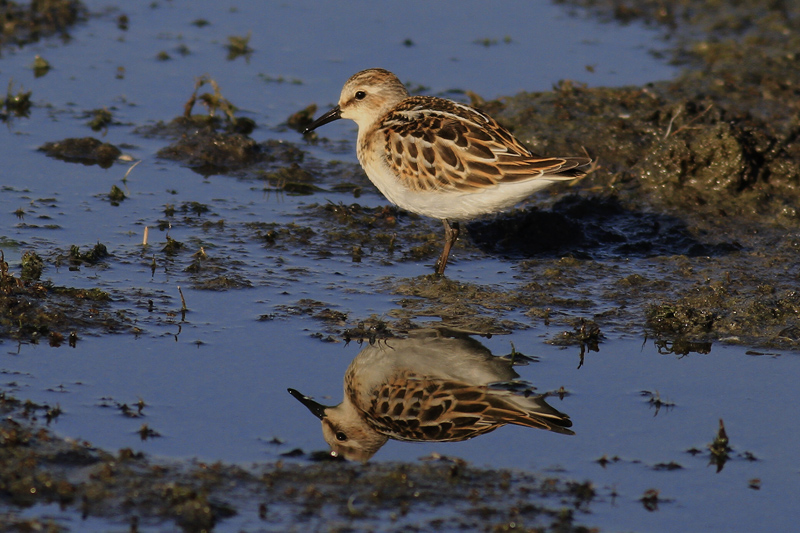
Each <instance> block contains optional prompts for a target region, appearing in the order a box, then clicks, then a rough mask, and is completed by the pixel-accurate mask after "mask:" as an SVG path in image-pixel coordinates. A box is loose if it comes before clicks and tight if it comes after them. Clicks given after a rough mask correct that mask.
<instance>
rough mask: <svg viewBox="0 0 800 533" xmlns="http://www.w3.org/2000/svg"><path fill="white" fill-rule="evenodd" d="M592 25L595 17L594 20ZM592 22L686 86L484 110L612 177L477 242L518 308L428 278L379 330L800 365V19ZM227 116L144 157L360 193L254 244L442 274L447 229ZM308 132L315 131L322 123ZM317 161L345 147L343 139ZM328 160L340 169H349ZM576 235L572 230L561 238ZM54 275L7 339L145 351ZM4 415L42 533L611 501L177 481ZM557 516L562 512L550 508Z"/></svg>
mask: <svg viewBox="0 0 800 533" xmlns="http://www.w3.org/2000/svg"><path fill="white" fill-rule="evenodd" d="M568 3H569V4H572V5H574V6H576V9H578V8H581V9H582V8H584V6H583V4H584V3H582V2H568ZM587 4H588V7H587V9H590V10H592V11H593V12H596V14H597V16H599V17H601V18H604V19H608V20H609V21H611V23H619V22H623V23H624V22H625V21H627V20H643V21H645V22H646V23H647V24H651V25H654V26H658V27H659V28H662V29H663V31H664V32H665V35H668V36H669V40H668V41H666V42H667V46H669V47H670V49H669V51H668V53H669V54H671V55H672V57H674V60H675V61H679V62H681V63H682V64H684V65H685V66H686V71H685V73H684V74H683V75H681V76H680V77H679V78H677V79H676V80H673V81H670V82H659V83H653V84H649V85H647V86H644V87H628V88H622V89H605V88H587V87H582V86H579V85H576V84H572V83H569V82H563V83H561V84H560V85H558V86H557V87H555V88H554V90H553V91H549V92H546V93H531V94H519V95H516V96H511V97H508V98H504V99H502V100H499V101H481V100H480V98H479V97H477V96H475V97H473V99H474V100H475V101H474V103H475V104H476V105H479V106H481V107H483V108H484V109H486V110H487V111H488V112H490V113H491V114H493V115H494V116H496V117H497V118H498V119H500V120H501V121H502V122H503V123H504V124H505V125H507V126H509V127H510V128H511V129H512V130H513V131H514V133H515V135H516V136H518V137H519V138H520V139H523V140H525V141H526V142H528V143H529V144H530V147H531V149H532V150H533V151H536V152H541V153H545V154H554V153H572V152H574V151H575V149H576V147H578V146H583V147H585V149H586V150H587V153H588V154H589V155H590V156H591V157H593V158H595V159H596V168H595V170H594V172H592V173H591V174H590V175H589V176H588V177H587V178H585V179H584V180H582V181H581V182H580V183H578V184H574V185H572V186H571V187H568V188H562V189H560V190H557V191H553V192H552V193H551V197H550V198H546V199H544V201H540V202H538V203H537V207H529V208H524V209H519V210H516V211H514V212H511V213H507V214H503V215H499V216H497V217H495V218H492V219H489V220H481V221H477V222H474V223H472V224H470V225H469V226H468V227H467V238H465V239H463V240H462V241H461V243H460V244H459V245H458V247H457V252H458V256H459V257H458V258H459V259H460V260H463V261H469V260H470V258H478V257H481V256H483V255H484V254H489V255H499V256H503V257H508V258H511V259H513V260H515V261H519V268H518V269H517V270H515V271H514V273H513V283H514V285H515V286H514V288H513V290H509V287H507V286H493V285H488V284H487V285H480V284H475V283H466V282H460V281H458V279H457V278H444V279H441V278H436V277H433V276H427V275H420V276H418V277H414V278H408V279H399V280H398V279H388V280H385V281H383V282H381V283H380V284H379V286H380V290H383V291H387V292H388V293H391V294H395V295H397V296H398V298H400V302H401V305H400V306H399V308H398V309H396V310H393V311H392V312H391V313H390V314H389V316H388V317H384V320H382V321H381V322H380V324H379V325H378V326H374V327H373V328H372V331H374V330H375V328H377V329H379V330H380V331H381V332H385V334H386V335H394V334H396V335H402V334H403V331H404V330H407V329H409V328H414V327H418V324H417V321H418V320H419V318H420V317H428V316H436V317H440V318H441V320H442V322H444V323H446V324H448V325H451V326H457V327H465V328H470V329H474V330H479V331H485V332H502V331H508V330H513V329H515V328H523V327H526V323H525V322H522V321H520V320H519V319H518V318H515V319H513V320H512V319H509V318H508V315H509V314H510V313H511V312H514V316H518V314H519V313H518V312H520V311H521V312H522V314H523V316H525V317H527V320H529V321H531V322H538V321H541V322H547V323H553V324H557V325H559V326H561V327H562V328H563V330H564V333H563V334H562V335H560V336H559V337H558V338H554V339H552V342H554V343H556V342H565V343H574V344H588V345H591V343H597V342H602V338H603V334H604V333H605V334H607V335H611V334H630V333H641V332H643V331H644V332H647V333H648V335H651V336H653V337H655V338H658V339H661V340H662V342H664V343H665V345H669V346H671V347H672V348H671V349H673V350H675V351H676V352H677V353H680V352H681V351H686V352H687V353H688V352H690V351H699V352H701V353H702V351H703V350H705V349H707V347H708V346H710V343H712V342H728V343H740V344H745V345H753V346H768V347H777V348H782V349H795V348H796V347H797V344H798V342H800V324H798V313H800V293H798V276H800V271H798V269H797V253H798V250H799V249H800V234H799V233H798V229H800V218H799V216H800V215H799V214H798V212H797V209H798V207H797V206H800V142H799V141H800V109H798V108H799V107H800V68H798V67H799V66H800V64H799V63H800V56H798V55H797V52H796V51H797V50H800V42H798V40H800V37H798V35H800V33H798V30H799V29H800V28H798V25H799V24H800V22H798V21H799V20H800V17H799V16H798V13H797V12H796V9H797V8H796V7H791V6H786V7H784V8H782V9H767V8H766V7H765V6H766V4H765V3H764V2H756V1H754V2H740V3H737V5H736V7H729V8H726V9H724V10H721V9H717V8H710V7H705V4H704V3H702V2H688V1H687V2H675V3H672V4H670V7H665V6H664V5H663V3H661V2H639V3H637V7H636V8H632V7H630V6H628V5H627V4H626V3H623V2H590V3H587ZM212 106H217V107H220V106H221V109H222V111H223V112H222V113H221V115H222V116H223V118H212V117H194V118H193V117H192V116H189V117H185V116H184V117H179V118H176V119H175V120H172V119H170V118H165V123H164V124H162V125H160V126H157V127H156V128H142V129H141V130H140V134H141V135H143V136H150V137H151V138H152V137H157V138H163V139H164V144H165V146H164V149H163V150H162V152H161V156H162V157H164V158H165V159H168V160H173V161H178V162H179V163H180V164H184V165H189V166H192V167H193V168H197V169H198V170H199V171H200V172H214V173H221V174H227V175H231V176H232V177H236V178H239V179H251V180H254V182H258V183H263V184H264V185H263V186H264V188H266V189H270V190H274V191H276V192H283V193H288V194H308V195H313V194H314V193H315V191H317V190H319V189H325V190H342V191H348V192H350V193H352V195H353V199H354V202H353V203H352V204H348V205H344V204H325V203H316V204H315V203H311V204H309V205H308V206H307V207H305V212H304V216H303V217H301V219H300V220H299V221H298V222H295V223H292V224H280V223H269V224H266V223H265V224H264V225H251V226H249V227H248V228H246V231H244V232H243V236H244V237H243V238H245V239H250V240H252V241H258V242H261V243H263V244H264V245H265V246H270V247H274V248H275V249H277V250H281V251H284V252H286V253H298V254H305V255H311V256H318V257H325V255H326V254H327V253H330V252H329V250H330V249H331V246H334V245H335V246H336V247H339V248H341V247H345V248H347V249H349V250H351V251H352V257H353V261H356V262H359V261H361V262H366V261H374V262H376V263H381V264H394V263H399V262H418V263H420V265H419V266H420V270H422V269H423V268H425V267H424V266H423V265H422V263H424V262H431V261H432V260H433V259H434V258H435V256H436V255H437V253H438V250H439V246H440V238H441V235H440V227H439V224H438V222H436V221H428V220H424V219H420V218H418V217H416V216H413V215H409V214H406V213H402V212H398V211H397V210H395V209H394V208H392V207H390V206H385V207H380V208H367V207H362V206H361V205H359V204H358V198H359V196H360V195H361V194H375V193H374V191H373V190H372V189H371V185H370V184H369V182H368V181H367V180H366V178H365V177H364V176H363V174H362V173H360V170H359V169H358V168H357V167H354V166H353V165H349V164H343V163H328V162H322V161H318V160H315V159H314V158H313V157H311V156H309V155H307V154H305V153H304V149H303V145H301V144H298V145H291V144H287V143H261V144H259V143H256V142H255V141H253V140H252V139H251V138H250V137H249V131H248V129H249V128H248V127H247V124H246V123H240V122H239V121H238V120H236V119H235V117H233V116H232V115H231V116H229V115H226V114H225V112H224V107H225V106H224V102H223V103H220V100H219V99H218V98H217V99H216V100H213V102H212ZM0 107H1V108H2V113H3V116H4V117H8V116H12V115H14V114H15V113H24V112H26V111H27V108H26V105H25V98H24V94H12V93H11V92H10V93H9V94H8V95H7V97H6V98H5V99H4V100H3V102H2V106H0ZM306 115H313V111H311V112H309V113H306ZM226 117H227V118H226ZM290 122H292V123H294V124H295V125H296V127H297V128H298V129H302V126H303V124H304V119H303V116H302V114H301V116H299V117H298V116H295V117H293V118H292V121H290ZM544 132H546V133H544ZM63 141H64V140H61V139H53V143H51V145H50V146H48V147H43V150H45V151H47V152H48V154H51V155H54V156H56V157H61V158H63V159H65V160H68V161H69V160H75V159H78V160H81V162H84V163H86V162H89V163H91V162H92V158H93V156H92V153H95V154H96V153H98V152H97V151H96V150H97V147H98V146H102V145H103V143H102V142H100V141H97V140H96V139H95V140H94V141H84V142H67V143H65V142H63ZM95 141H96V142H95ZM309 141H310V142H316V143H318V145H317V146H321V147H323V148H326V146H327V145H326V142H327V141H326V140H325V139H314V138H310V139H309ZM59 146H60V147H64V146H66V147H69V148H70V150H74V149H75V148H76V147H81V146H83V147H88V148H87V149H86V150H84V151H81V152H80V153H79V154H75V153H74V152H73V151H70V152H69V153H63V152H62V153H59V152H57V151H53V150H57V149H58V147H59ZM209 146H213V148H214V149H213V150H209V149H208V147H209ZM327 148H328V149H329V151H330V152H331V153H332V154H335V153H336V152H337V150H341V149H342V147H340V146H334V145H332V144H331V145H330V146H327ZM349 148H352V147H349ZM99 153H100V155H97V156H96V158H97V161H96V164H100V165H103V164H106V163H108V162H109V161H108V156H107V154H109V153H116V152H113V147H103V149H102V150H101V151H100V152H99ZM576 155H579V154H576ZM112 192H113V191H112ZM123 200H124V197H123V198H119V197H117V200H116V201H123ZM110 201H114V199H113V198H111V199H110ZM206 212H207V210H204V206H202V205H185V206H169V205H167V206H165V210H164V218H163V222H164V224H169V221H170V220H171V219H175V218H177V217H179V218H181V220H182V222H183V223H184V224H185V225H187V226H189V227H194V228H196V229H197V230H204V229H208V228H209V227H214V226H215V224H216V223H215V222H214V221H213V219H212V218H211V217H209V216H207V215H206ZM553 226H557V227H559V228H562V231H560V232H559V233H557V234H554V233H553V232H551V231H548V229H547V228H549V227H553ZM239 237H241V236H237V238H239ZM40 252H41V254H40V255H41V256H42V257H45V260H46V261H49V262H51V263H55V262H59V263H60V264H61V263H63V264H65V265H66V264H69V263H70V262H74V263H75V264H91V263H92V262H97V261H114V260H116V259H117V258H114V257H111V258H109V257H107V256H102V250H90V251H89V252H81V251H80V250H75V252H74V253H70V254H65V253H52V252H48V251H40ZM98 254H99V255H98ZM156 255H157V257H156V260H157V261H159V262H161V261H162V260H165V258H167V257H169V260H170V261H173V262H176V263H177V264H179V265H181V267H182V268H183V270H184V271H185V272H186V275H187V277H188V278H189V279H191V280H192V281H193V282H195V283H197V284H199V285H201V286H203V287H204V288H208V289H210V290H228V289H232V288H239V287H242V286H247V285H248V283H251V281H250V279H249V276H250V274H248V273H247V272H246V271H244V270H242V269H239V268H236V265H235V261H232V260H229V259H232V258H228V259H223V260H221V261H220V260H219V259H217V260H209V259H208V258H207V257H205V256H204V255H202V254H199V253H198V252H197V251H196V250H194V249H190V248H189V247H188V246H183V244H182V243H180V242H177V241H175V242H172V243H169V244H168V246H167V247H165V248H164V249H162V250H160V251H159V252H158V254H156ZM41 261H42V259H41V257H38V256H36V257H34V256H29V257H28V261H27V263H25V265H24V271H23V272H20V273H14V272H9V271H8V269H7V268H6V267H5V266H3V269H2V292H3V294H2V310H1V311H2V313H3V317H2V322H0V324H2V330H1V332H2V335H3V337H5V338H7V339H15V340H17V341H19V342H41V340H42V339H45V338H46V339H48V341H49V342H51V343H58V342H64V339H68V340H69V339H70V338H71V336H72V335H75V336H76V337H77V338H79V337H80V336H81V335H82V334H84V333H85V332H98V331H99V332H103V333H110V332H118V331H129V332H131V331H133V330H134V328H135V326H134V325H133V324H132V323H131V322H130V321H126V320H125V316H124V314H123V315H120V314H118V313H111V312H108V313H104V312H102V311H104V310H105V309H108V307H106V306H108V304H107V303H106V300H107V299H108V298H107V296H106V295H104V293H103V292H102V291H99V290H97V291H94V292H92V291H91V290H90V291H86V290H83V289H81V290H78V289H69V288H56V287H52V286H48V285H47V284H42V283H41V282H39V281H38V275H37V272H39V273H40V269H38V267H37V264H38V262H41ZM65 299H72V302H74V303H69V301H68V303H64V302H65V301H67V300H65ZM299 307H302V309H301V312H305V313H308V314H310V315H312V316H315V317H316V318H317V319H318V324H319V328H320V331H321V332H322V333H323V334H324V336H326V337H331V338H335V339H339V340H345V338H346V337H348V336H350V335H351V334H353V333H352V332H353V331H354V330H358V329H359V328H363V327H364V323H365V320H366V321H367V328H369V327H370V326H369V322H368V319H369V317H361V316H352V315H351V316H348V315H346V314H345V315H342V314H336V313H335V312H330V311H329V310H328V311H326V310H325V308H324V306H319V305H317V304H316V303H314V302H307V304H306V305H301V306H299ZM97 310H100V311H101V312H100V313H97ZM278 312H280V310H279V311H278ZM292 312H296V310H292ZM576 316H577V317H578V318H576ZM362 333H363V332H362ZM366 336H367V337H368V336H369V332H367V333H366ZM369 340H370V339H367V341H369ZM2 403H3V409H5V412H4V414H3V418H4V420H3V422H2V426H0V441H2V450H0V453H1V454H2V455H3V461H2V462H0V463H2V467H0V493H2V495H3V499H4V501H5V502H7V504H8V506H7V507H6V514H4V515H3V516H2V517H0V524H2V525H4V526H7V527H12V528H17V529H20V530H22V529H36V528H42V529H45V530H52V531H58V530H60V529H61V528H62V526H63V524H59V522H58V520H52V521H48V520H47V519H41V518H27V517H25V516H22V515H20V514H19V513H17V512H16V510H17V509H19V510H22V509H25V508H29V507H30V506H36V505H43V504H50V503H55V504H58V505H60V506H62V507H63V508H64V509H66V510H72V511H77V512H79V513H80V514H81V515H83V516H85V517H87V518H88V517H92V516H99V517H104V518H107V519H109V520H111V521H112V522H114V523H118V524H120V525H128V526H129V527H131V529H134V530H135V529H136V528H137V527H138V526H139V525H142V526H147V525H155V526H158V525H160V524H165V523H166V524H176V525H177V526H178V527H180V528H182V529H184V530H186V531H201V530H209V529H211V528H213V527H214V526H215V525H220V524H224V523H226V522H227V523H232V524H233V523H236V520H238V519H241V518H242V517H245V519H246V520H248V522H247V523H248V524H249V526H248V527H252V528H256V529H257V528H258V527H263V528H264V529H269V528H280V527H283V526H287V525H289V524H295V523H298V524H308V525H309V526H310V527H312V528H329V529H337V528H339V527H341V528H342V529H352V530H369V529H371V528H374V527H377V526H376V524H380V527H381V528H387V529H392V528H396V529H402V528H403V527H406V526H409V525H412V526H419V525H421V524H422V525H423V527H436V526H438V527H442V528H446V529H447V528H452V529H455V528H461V527H466V528H478V529H485V530H492V529H494V530H505V529H511V528H515V529H522V528H527V529H530V530H546V529H554V530H559V531H581V530H583V528H582V526H580V525H579V524H581V523H589V524H590V523H591V514H586V513H587V512H590V511H591V507H590V504H591V503H592V500H593V499H594V491H593V489H592V486H591V483H575V482H572V481H565V480H563V479H559V478H558V477H557V476H553V477H549V476H539V475H533V474H524V473H519V472H507V471H496V470H482V469H478V468H474V467H471V466H469V465H465V464H463V463H460V462H458V461H454V460H447V459H446V458H444V459H442V458H433V460H431V461H429V462H421V463H419V464H370V465H366V466H363V465H346V464H340V463H336V464H330V463H327V462H321V463H318V464H307V463H304V464H297V463H292V462H290V461H289V460H288V459H287V462H286V464H280V463H279V464H268V465H259V466H256V467H253V468H251V469H244V468H240V467H231V466H227V465H224V464H211V465H208V464H196V463H189V464H186V463H162V462H156V461H153V460H151V459H149V458H147V457H144V456H140V455H139V454H136V453H133V452H131V451H130V450H127V451H126V450H122V451H120V452H119V453H116V454H113V453H109V452H105V451H102V450H98V449H95V448H93V447H92V446H91V444H89V443H83V442H72V441H69V440H64V439H62V438H60V437H57V436H55V435H54V434H53V433H51V432H50V431H49V430H48V429H47V428H46V427H45V426H44V423H45V421H47V420H48V419H49V418H52V417H54V416H58V412H57V410H55V406H39V405H32V404H26V403H25V402H24V401H21V400H17V399H16V398H13V397H12V396H10V395H6V394H4V395H3V397H2ZM300 455H301V456H302V455H303V452H300ZM345 487H346V488H347V490H344V489H345ZM464 494H468V495H469V497H468V498H467V500H464V499H463V498H462V495H464ZM455 495H458V497H457V498H456V497H455ZM539 498H541V500H542V503H541V505H539V503H531V500H532V499H535V500H536V501H537V502H538V500H539ZM648 503H649V504H653V503H655V504H657V503H658V496H657V495H655V502H653V501H649V502H647V501H643V504H645V505H647V504H648ZM434 504H435V505H434ZM444 509H446V510H444ZM237 517H238V518H237ZM387 524H388V525H387ZM512 524H513V526H512Z"/></svg>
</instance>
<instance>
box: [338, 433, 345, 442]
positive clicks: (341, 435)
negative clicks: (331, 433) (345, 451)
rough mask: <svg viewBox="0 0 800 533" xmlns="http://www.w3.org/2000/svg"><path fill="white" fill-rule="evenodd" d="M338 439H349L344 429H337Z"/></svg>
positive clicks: (340, 440)
mask: <svg viewBox="0 0 800 533" xmlns="http://www.w3.org/2000/svg"><path fill="white" fill-rule="evenodd" d="M336 440H338V441H339V442H342V441H346V440H347V435H345V434H344V432H343V431H337V432H336Z"/></svg>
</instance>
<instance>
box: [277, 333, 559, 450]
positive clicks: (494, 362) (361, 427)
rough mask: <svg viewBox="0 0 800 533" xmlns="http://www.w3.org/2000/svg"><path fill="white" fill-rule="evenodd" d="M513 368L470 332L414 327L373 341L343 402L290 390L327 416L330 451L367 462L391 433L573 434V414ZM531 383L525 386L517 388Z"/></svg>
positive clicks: (422, 436) (425, 437) (348, 378)
mask: <svg viewBox="0 0 800 533" xmlns="http://www.w3.org/2000/svg"><path fill="white" fill-rule="evenodd" d="M518 377H519V374H517V373H516V372H515V371H514V369H513V368H512V361H511V360H509V359H505V358H500V357H494V356H493V355H492V354H491V352H489V350H488V349H487V348H486V347H485V346H483V345H482V344H481V343H480V342H478V341H477V340H475V339H474V338H472V337H470V336H469V335H467V334H466V333H462V332H458V331H453V330H448V329H444V328H441V329H426V330H418V331H415V332H412V334H411V335H410V336H409V337H408V338H407V339H397V338H392V339H388V340H386V341H379V342H376V343H375V344H370V345H367V346H366V347H365V348H364V349H363V350H361V352H359V353H358V355H357V356H356V358H355V359H353V362H352V363H350V366H349V367H348V369H347V372H346V373H345V377H344V400H343V401H342V403H340V404H339V405H336V406H332V407H328V406H325V405H322V404H319V403H317V402H315V401H314V400H312V399H311V398H309V397H307V396H304V395H303V394H301V393H300V392H298V391H296V390H294V389H289V393H290V394H291V395H292V396H294V397H295V398H297V399H298V400H300V402H302V403H303V405H305V406H306V407H307V408H308V409H309V410H310V411H311V412H312V413H313V414H314V415H316V416H317V417H318V418H319V419H320V420H322V433H323V436H324V437H325V440H326V441H327V443H328V444H329V445H330V447H331V455H334V456H342V457H344V458H346V459H350V460H358V461H367V460H369V458H370V457H372V456H373V455H374V454H375V452H377V451H378V449H380V447H381V446H383V445H384V444H386V441H387V440H388V439H390V438H392V439H397V440H403V441H428V442H455V441H462V440H467V439H471V438H473V437H477V436H478V435H483V434H485V433H489V432H490V431H494V430H495V429H497V428H499V427H500V426H503V425H506V424H516V425H519V426H526V427H531V428H539V429H546V430H549V431H554V432H557V433H562V434H566V435H572V434H573V432H572V431H570V430H569V429H567V428H568V427H570V426H572V422H571V421H570V419H569V416H567V415H565V414H564V413H562V412H560V411H558V410H556V409H554V408H552V407H551V406H550V405H548V404H547V402H546V401H545V396H546V395H542V394H539V395H535V394H531V389H530V388H529V387H525V385H526V384H525V383H524V382H521V381H517V380H516V378H518ZM520 386H523V388H525V392H515V391H518V390H519V389H520Z"/></svg>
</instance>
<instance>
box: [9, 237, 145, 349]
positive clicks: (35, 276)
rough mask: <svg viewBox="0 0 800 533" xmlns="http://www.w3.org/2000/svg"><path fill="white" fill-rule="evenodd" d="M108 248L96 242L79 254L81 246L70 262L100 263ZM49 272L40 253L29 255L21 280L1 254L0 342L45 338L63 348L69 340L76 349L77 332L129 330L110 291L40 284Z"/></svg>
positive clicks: (70, 256)
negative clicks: (113, 307) (112, 304)
mask: <svg viewBox="0 0 800 533" xmlns="http://www.w3.org/2000/svg"><path fill="white" fill-rule="evenodd" d="M98 247H100V249H101V251H100V252H98V251H97V250H98ZM104 250H105V246H103V245H101V244H98V246H97V247H95V248H94V249H93V250H91V251H90V252H86V253H83V254H81V253H80V251H79V250H78V247H76V246H73V249H72V250H71V251H70V254H69V255H68V256H66V257H67V259H66V260H67V261H69V262H70V263H71V264H73V265H80V264H84V263H87V262H88V263H92V262H95V263H96V262H97V261H99V260H100V257H98V255H99V254H100V253H102V251H104ZM105 253H106V255H107V252H105ZM57 261H59V259H57ZM92 264H93V263H92ZM45 268H46V265H45V262H44V261H43V260H42V259H41V258H40V257H39V256H38V254H36V253H34V252H26V253H25V254H24V255H23V258H22V265H21V273H20V275H19V277H17V276H15V275H14V274H13V273H12V272H9V270H8V264H7V263H6V262H5V261H4V260H3V259H2V256H1V255H0V338H10V339H14V340H17V341H19V342H32V343H38V342H40V341H44V340H47V341H48V342H49V343H50V345H51V346H60V345H61V344H63V343H64V342H65V341H67V340H68V342H69V344H70V345H71V346H75V342H76V341H77V339H78V332H86V331H98V330H99V331H103V332H107V333H113V332H118V331H126V330H130V329H131V327H132V326H131V324H130V322H129V321H128V320H126V319H125V317H124V315H123V314H120V313H115V312H113V311H111V310H110V309H109V307H108V302H109V301H110V300H111V296H110V295H109V294H108V293H107V292H105V291H103V290H101V289H97V288H80V289H76V288H71V287H60V286H56V285H53V284H52V283H50V282H42V281H39V278H40V277H41V275H42V272H43V271H44V269H45Z"/></svg>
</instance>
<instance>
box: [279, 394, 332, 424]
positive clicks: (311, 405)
mask: <svg viewBox="0 0 800 533" xmlns="http://www.w3.org/2000/svg"><path fill="white" fill-rule="evenodd" d="M286 390H288V391H289V394H291V395H292V396H294V397H295V398H296V399H297V400H298V401H299V402H300V403H302V404H303V405H305V406H306V407H308V410H309V411H311V414H313V415H314V416H316V417H317V418H319V419H320V420H322V419H323V418H325V409H327V408H328V406H327V405H322V404H321V403H317V402H315V401H314V400H312V399H311V398H309V397H308V396H305V395H304V394H303V393H301V392H299V391H296V390H294V389H286Z"/></svg>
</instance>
